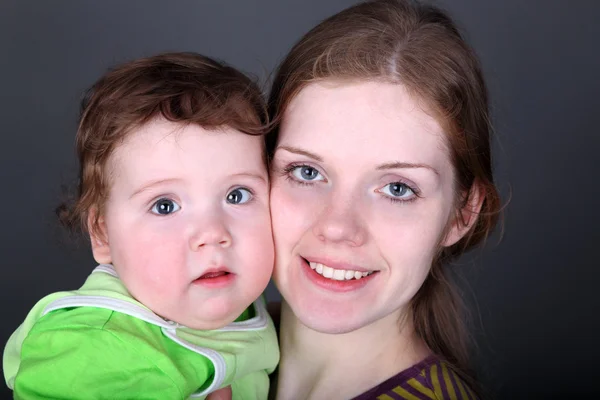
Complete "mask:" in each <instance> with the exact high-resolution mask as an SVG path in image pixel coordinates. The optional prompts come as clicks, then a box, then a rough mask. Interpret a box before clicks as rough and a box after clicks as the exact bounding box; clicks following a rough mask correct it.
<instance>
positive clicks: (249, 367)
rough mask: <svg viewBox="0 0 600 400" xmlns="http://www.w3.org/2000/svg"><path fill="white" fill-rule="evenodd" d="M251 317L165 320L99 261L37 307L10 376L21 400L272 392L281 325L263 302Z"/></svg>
mask: <svg viewBox="0 0 600 400" xmlns="http://www.w3.org/2000/svg"><path fill="white" fill-rule="evenodd" d="M244 314H246V315H242V316H240V318H238V319H237V320H236V322H233V323H231V324H229V325H227V326H226V327H224V328H221V329H217V330H209V331H200V330H194V329H190V328H186V327H184V326H182V325H179V324H177V323H175V322H172V321H165V320H164V319H162V318H160V317H159V316H157V315H156V314H154V313H153V312H152V311H150V310H149V309H148V308H146V307H144V306H143V305H142V304H140V303H138V302H137V301H135V300H134V299H133V298H132V297H131V296H130V295H129V293H128V292H127V289H125V287H124V286H123V284H122V283H121V281H120V280H119V279H118V277H117V275H116V273H115V271H114V269H113V267H112V266H110V265H100V266H98V267H97V268H96V269H95V270H94V271H93V273H92V274H91V275H90V276H89V277H88V279H87V280H86V282H85V284H84V285H83V286H82V287H81V289H79V290H75V291H70V292H58V293H54V294H51V295H49V296H46V297H44V298H43V299H42V300H40V301H39V302H38V303H37V304H36V305H35V306H34V308H33V309H32V310H31V311H30V313H29V314H28V316H27V318H26V319H25V321H24V322H23V324H21V326H20V327H19V328H18V329H17V330H16V331H15V332H14V333H13V334H12V336H11V337H10V339H9V341H8V343H7V345H6V347H5V349H4V357H3V368H4V377H5V379H6V383H7V385H8V386H9V387H10V388H11V389H12V390H13V391H14V396H15V399H86V400H87V399H90V400H91V399H111V400H116V399H161V400H168V399H187V398H197V399H204V398H205V397H206V395H207V394H208V393H210V392H212V391H214V390H216V389H217V388H219V387H223V386H227V385H231V387H232V392H233V398H234V399H266V398H267V394H268V390H269V379H268V374H270V373H271V372H273V370H274V369H275V367H276V365H277V363H278V361H279V347H278V344H277V336H276V332H275V328H274V326H273V322H272V321H271V319H270V318H269V316H268V314H267V311H266V308H265V305H264V301H263V300H262V299H258V300H257V301H256V302H254V303H253V305H252V306H251V307H249V309H248V310H247V312H246V313H244ZM251 314H253V315H251ZM249 316H250V317H249Z"/></svg>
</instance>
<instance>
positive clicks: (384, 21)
mask: <svg viewBox="0 0 600 400" xmlns="http://www.w3.org/2000/svg"><path fill="white" fill-rule="evenodd" d="M331 80H333V81H338V82H344V81H350V82H352V81H354V82H356V81H375V82H385V83H391V84H398V85H403V86H404V87H405V88H406V89H407V90H408V91H409V92H410V93H411V95H412V96H414V98H415V99H416V100H417V101H419V102H420V103H421V104H422V105H423V107H424V108H425V110H426V111H427V112H431V113H432V115H433V116H434V117H436V119H437V121H438V122H439V123H440V124H441V126H442V128H443V129H444V132H445V134H446V135H445V136H446V137H445V142H446V143H445V144H446V146H447V148H448V149H449V153H450V159H451V161H452V164H453V167H454V170H455V187H456V190H455V211H456V217H457V221H458V222H457V223H463V224H465V226H466V221H464V218H462V215H463V214H461V211H467V212H468V205H469V200H470V199H471V196H472V195H473V188H476V187H477V188H479V189H480V192H481V193H480V196H481V197H482V198H483V204H482V206H481V210H480V211H479V212H477V215H476V216H475V217H476V218H477V219H476V222H475V223H474V224H473V226H472V227H471V228H470V230H469V231H468V232H467V234H466V235H465V236H464V237H463V238H462V239H461V240H459V241H458V242H457V243H456V244H454V245H452V246H449V247H442V246H440V249H439V251H438V254H437V255H436V257H435V258H434V260H433V265H432V267H431V272H430V274H429V276H428V277H427V279H426V280H425V283H424V284H423V286H422V287H421V289H420V290H419V292H418V293H417V294H416V296H415V297H414V298H413V301H412V304H411V305H412V318H413V323H414V326H415V329H416V332H417V334H418V335H419V336H420V337H421V338H422V339H423V340H424V341H425V342H426V344H427V345H428V346H429V348H430V349H431V350H432V351H433V352H434V353H436V354H437V355H438V356H440V357H442V358H444V359H446V360H447V361H448V362H449V363H450V364H451V365H452V366H453V368H454V369H455V370H456V371H457V372H458V373H459V374H460V375H462V376H463V378H464V379H465V380H466V381H468V382H469V384H470V386H471V387H473V388H474V389H475V388H476V386H477V385H476V384H475V382H474V380H472V379H470V376H471V370H470V365H469V354H468V353H469V352H468V346H467V339H468V335H467V333H466V330H465V328H464V323H463V318H462V310H463V308H464V307H463V306H462V301H461V298H460V296H459V295H458V294H457V292H456V289H455V286H454V284H453V283H452V281H451V279H450V277H449V276H448V274H447V270H446V268H445V264H447V263H448V262H450V261H452V260H455V259H456V258H458V257H459V256H460V255H462V254H463V253H464V252H466V251H468V250H469V249H472V248H473V247H475V246H476V245H478V244H480V243H481V242H483V241H485V239H486V238H487V236H488V235H489V234H490V232H491V231H492V230H493V229H494V227H495V225H496V222H497V220H498V217H499V214H500V211H501V204H500V197H499V194H498V191H497V189H496V186H495V184H494V178H493V175H492V159H491V149H490V135H491V132H492V129H491V124H490V119H489V109H488V93H487V88H486V85H485V82H484V79H483V74H482V71H481V67H480V64H479V60H478V59H477V56H476V54H475V52H474V51H473V50H472V49H471V47H470V46H469V45H468V44H467V43H466V42H465V40H464V39H463V37H462V36H461V34H460V32H459V30H458V29H457V27H456V25H455V24H454V22H453V21H452V19H451V18H450V16H448V15H447V14H446V13H445V12H444V11H442V10H440V9H438V8H437V7H434V6H429V5H426V4H422V3H420V2H418V1H412V0H373V1H365V2H361V3H359V4H356V5H354V6H352V7H350V8H347V9H346V10H344V11H341V12H339V13H338V14H336V15H334V16H332V17H330V18H328V19H326V20H324V21H323V22H321V23H320V24H319V25H317V26H316V27H315V28H313V29H312V30H311V31H310V32H308V33H307V34H306V35H305V36H304V37H303V38H302V39H300V41H299V42H298V43H296V44H295V45H294V47H293V48H292V50H291V51H290V53H289V54H288V56H287V57H286V58H285V59H284V60H283V62H282V63H281V65H280V66H279V69H278V70H277V72H276V74H275V79H274V83H273V89H272V91H271V94H270V97H269V111H270V116H271V124H272V126H273V129H272V133H271V134H269V135H268V136H267V137H266V140H267V153H268V155H269V157H272V156H273V153H274V150H275V148H276V146H277V140H278V135H279V127H280V124H281V120H282V118H284V116H285V113H286V110H287V108H288V106H289V105H290V103H291V101H292V100H293V99H294V98H295V96H296V95H298V93H299V92H300V91H301V90H302V89H303V88H305V87H306V86H307V85H309V84H311V83H313V82H322V81H331ZM441 239H442V238H441Z"/></svg>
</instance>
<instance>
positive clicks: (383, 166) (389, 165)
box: [377, 161, 440, 176]
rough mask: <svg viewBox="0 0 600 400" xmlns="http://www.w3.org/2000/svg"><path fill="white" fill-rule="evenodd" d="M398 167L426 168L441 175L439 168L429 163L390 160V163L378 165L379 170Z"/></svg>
mask: <svg viewBox="0 0 600 400" xmlns="http://www.w3.org/2000/svg"><path fill="white" fill-rule="evenodd" d="M396 168H425V169H428V170H431V171H433V172H434V173H435V174H436V175H437V176H440V173H439V172H438V170H437V169H435V168H433V167H432V166H430V165H427V164H418V163H417V164H415V163H407V162H400V161H395V162H388V163H384V164H380V165H378V166H377V169H378V170H382V169H396Z"/></svg>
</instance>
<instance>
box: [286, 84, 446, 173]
mask: <svg viewBox="0 0 600 400" xmlns="http://www.w3.org/2000/svg"><path fill="white" fill-rule="evenodd" d="M445 143H446V140H445V135H444V132H443V129H442V127H441V125H440V124H439V123H438V122H437V121H436V119H435V118H434V117H433V116H432V115H430V113H427V112H426V111H425V110H424V107H422V104H421V102H419V101H418V100H416V99H415V98H414V97H413V96H411V95H410V94H409V92H408V91H407V90H406V89H405V88H404V87H403V86H402V85H399V84H391V83H383V82H353V83H345V84H333V85H332V84H323V83H313V84H310V85H308V86H307V87H306V88H304V89H303V90H301V91H300V93H299V94H298V95H297V96H296V97H295V98H294V99H293V100H292V101H291V102H290V105H289V107H288V109H287V110H286V112H285V114H284V118H283V121H282V125H281V129H280V138H279V145H283V146H293V147H298V146H303V147H309V148H311V149H314V150H315V151H317V152H324V153H332V152H335V153H341V154H342V155H344V156H346V157H351V156H355V157H358V156H364V155H366V154H372V155H373V156H375V157H376V156H381V157H384V156H385V157H387V158H390V157H392V156H399V157H401V158H405V159H406V158H410V159H411V160H410V161H411V162H413V161H414V162H425V161H427V162H433V161H436V159H439V158H447V155H448V151H447V149H446V146H445ZM344 153H345V154H344ZM415 158H416V159H419V158H420V159H421V160H415ZM437 161H438V162H439V161H440V160H437Z"/></svg>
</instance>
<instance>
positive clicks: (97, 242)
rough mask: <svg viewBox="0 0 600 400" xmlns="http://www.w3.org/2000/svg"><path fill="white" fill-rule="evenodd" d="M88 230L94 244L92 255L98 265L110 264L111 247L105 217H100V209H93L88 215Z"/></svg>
mask: <svg viewBox="0 0 600 400" xmlns="http://www.w3.org/2000/svg"><path fill="white" fill-rule="evenodd" d="M87 229H88V233H89V235H90V242H92V253H93V255H94V260H96V262H97V263H98V264H110V263H111V262H112V260H111V257H110V246H109V244H108V233H107V230H106V223H105V221H104V217H103V216H101V215H98V209H97V208H95V207H94V208H92V209H91V210H90V212H89V214H88V220H87Z"/></svg>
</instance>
